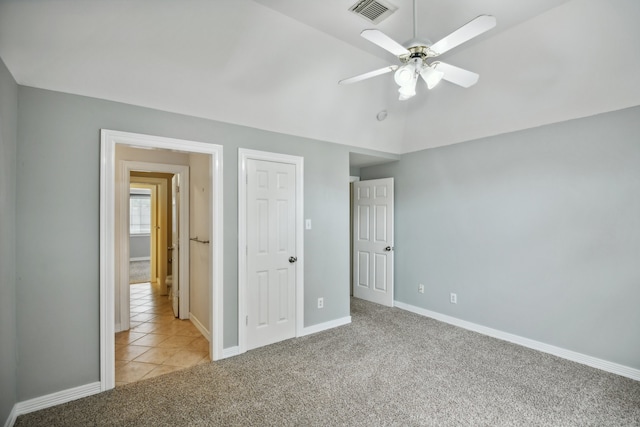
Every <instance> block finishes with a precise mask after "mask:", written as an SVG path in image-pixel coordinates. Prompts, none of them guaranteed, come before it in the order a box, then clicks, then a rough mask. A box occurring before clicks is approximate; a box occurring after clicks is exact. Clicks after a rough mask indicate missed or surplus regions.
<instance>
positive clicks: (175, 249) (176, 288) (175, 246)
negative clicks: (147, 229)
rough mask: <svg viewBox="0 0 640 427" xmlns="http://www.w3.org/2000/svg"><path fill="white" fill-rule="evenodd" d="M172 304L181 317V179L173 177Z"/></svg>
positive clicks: (174, 312)
mask: <svg viewBox="0 0 640 427" xmlns="http://www.w3.org/2000/svg"><path fill="white" fill-rule="evenodd" d="M171 242H172V243H171V247H170V248H169V249H170V255H169V256H170V259H171V280H172V283H171V294H170V295H169V297H170V298H171V300H172V301H171V303H172V305H173V314H174V315H175V316H176V317H179V316H180V280H179V279H180V274H179V273H180V269H179V262H178V260H179V257H180V177H179V176H178V175H173V178H171Z"/></svg>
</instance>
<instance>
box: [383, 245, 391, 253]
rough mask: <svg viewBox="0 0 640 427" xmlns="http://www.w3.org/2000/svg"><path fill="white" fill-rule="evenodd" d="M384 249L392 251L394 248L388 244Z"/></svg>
mask: <svg viewBox="0 0 640 427" xmlns="http://www.w3.org/2000/svg"><path fill="white" fill-rule="evenodd" d="M384 250H385V251H387V252H391V251H392V250H393V248H392V247H391V246H387V247H386V248H384Z"/></svg>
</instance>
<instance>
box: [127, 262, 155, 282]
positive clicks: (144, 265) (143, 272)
mask: <svg viewBox="0 0 640 427" xmlns="http://www.w3.org/2000/svg"><path fill="white" fill-rule="evenodd" d="M150 281H151V261H129V283H144V282H150Z"/></svg>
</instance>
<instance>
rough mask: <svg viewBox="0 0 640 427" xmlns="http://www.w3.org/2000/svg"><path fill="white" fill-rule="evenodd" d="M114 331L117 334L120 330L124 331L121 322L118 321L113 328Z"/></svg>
mask: <svg viewBox="0 0 640 427" xmlns="http://www.w3.org/2000/svg"><path fill="white" fill-rule="evenodd" d="M113 332H115V333H116V334H117V333H118V332H122V325H121V324H120V322H118V323H116V324H115V326H114V328H113Z"/></svg>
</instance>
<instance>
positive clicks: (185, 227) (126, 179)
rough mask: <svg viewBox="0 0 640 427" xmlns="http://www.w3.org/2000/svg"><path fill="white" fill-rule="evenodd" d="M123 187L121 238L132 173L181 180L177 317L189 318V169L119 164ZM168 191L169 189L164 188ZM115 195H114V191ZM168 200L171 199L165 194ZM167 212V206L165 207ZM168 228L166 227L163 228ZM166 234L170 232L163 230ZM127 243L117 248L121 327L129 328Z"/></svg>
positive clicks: (125, 234)
mask: <svg viewBox="0 0 640 427" xmlns="http://www.w3.org/2000/svg"><path fill="white" fill-rule="evenodd" d="M120 163H121V164H120V168H121V171H122V172H121V173H122V175H121V177H122V187H121V188H120V206H121V209H120V231H119V234H120V239H126V238H127V237H129V227H128V226H129V221H128V218H129V191H128V190H127V189H128V188H129V187H130V186H131V172H132V171H145V172H163V173H172V174H174V175H178V176H179V177H180V185H182V186H184V188H185V190H187V191H180V223H179V224H178V227H179V228H180V242H179V247H180V256H179V258H178V274H179V277H178V283H180V295H179V298H180V318H181V319H188V318H189V191H188V188H189V166H183V165H171V164H162V163H147V162H137V161H128V160H121V161H120ZM167 190H169V189H167ZM116 194H117V192H116ZM167 197H170V196H169V194H167ZM165 209H166V205H165ZM166 226H167V227H169V224H167V225H166ZM165 232H166V233H169V230H168V229H167V230H165ZM129 310H130V307H129V244H128V242H125V244H121V245H120V325H122V326H121V327H122V330H127V329H129Z"/></svg>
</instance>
